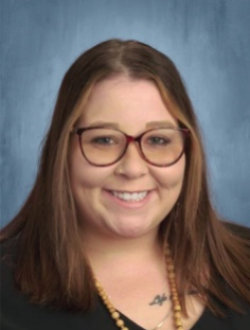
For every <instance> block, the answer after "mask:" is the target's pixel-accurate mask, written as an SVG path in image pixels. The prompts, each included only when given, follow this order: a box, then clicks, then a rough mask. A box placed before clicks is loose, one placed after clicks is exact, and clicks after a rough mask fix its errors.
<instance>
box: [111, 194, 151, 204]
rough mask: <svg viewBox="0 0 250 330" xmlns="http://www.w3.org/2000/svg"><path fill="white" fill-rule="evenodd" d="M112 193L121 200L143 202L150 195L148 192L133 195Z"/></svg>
mask: <svg viewBox="0 0 250 330" xmlns="http://www.w3.org/2000/svg"><path fill="white" fill-rule="evenodd" d="M111 193H112V194H113V195H114V196H116V197H118V198H119V199H122V200H124V201H135V202H138V201H141V200H143V198H145V197H146V195H147V194H148V191H141V192H133V193H128V192H117V191H111Z"/></svg>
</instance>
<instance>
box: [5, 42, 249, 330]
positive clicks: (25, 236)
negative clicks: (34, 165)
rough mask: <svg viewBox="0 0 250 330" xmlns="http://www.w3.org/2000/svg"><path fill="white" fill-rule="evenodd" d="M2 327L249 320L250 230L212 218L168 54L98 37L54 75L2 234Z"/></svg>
mask: <svg viewBox="0 0 250 330" xmlns="http://www.w3.org/2000/svg"><path fill="white" fill-rule="evenodd" d="M1 240H2V250H3V252H2V255H3V258H2V283H3V289H2V290H3V296H2V298H3V304H2V326H3V327H2V329H27V330H29V329H32V330H34V329H36V330H39V329H45V328H46V329H62V330H63V329H72V330H78V329H79V330H80V329H86V330H87V329H88V330H90V329H110V330H111V329H118V328H120V329H123V330H127V329H134V330H136V329H137V330H138V329H162V330H166V329H168V330H169V329H170V330H172V329H179V330H180V329H193V330H199V329H204V330H205V329H210V328H211V327H213V328H214V329H241V330H242V329H243V330H244V329H248V327H249V324H250V323H249V322H250V308H249V303H250V295H249V278H250V263H249V236H248V233H247V231H246V229H244V228H243V229H242V228H241V227H239V226H236V225H232V224H231V225H229V224H226V223H224V222H221V221H220V220H219V218H218V217H217V215H216V213H215V211H214V210H213V208H212V206H211V203H210V199H209V192H208V185H207V181H206V168H205V161H204V153H203V148H202V144H201V138H200V134H199V130H198V127H197V123H196V119H195V115H194V113H193V109H192V106H191V102H190V100H189V98H188V96H187V93H186V91H185V88H184V86H183V83H182V81H181V78H180V75H179V73H178V71H177V69H176V68H175V66H174V64H173V63H172V61H171V60H170V59H169V58H167V57H166V56H165V55H163V54H162V53H160V52H158V51H157V50H155V49H153V48H151V47H150V46H148V45H145V44H143V43H140V42H136V41H121V40H109V41H106V42H103V43H101V44H99V45H97V46H95V47H93V48H92V49H90V50H88V51H87V52H85V53H84V54H83V55H81V56H80V57H79V58H78V59H77V60H76V61H75V63H74V64H73V65H72V66H71V68H70V69H69V71H68V72H67V73H66V75H65V78H64V80H63V82H62V86H61V88H60V91H59V95H58V100H57V103H56V106H55V112H54V116H53V119H52V123H51V127H50V129H49V132H48V135H47V138H46V141H45V145H44V148H43V153H42V158H41V163H40V168H39V171H38V175H37V179H36V182H35V185H34V187H33V190H32V191H31V193H30V195H29V197H28V199H27V201H26V203H25V204H24V206H23V207H22V209H21V210H20V212H19V214H18V215H17V216H16V217H15V218H14V219H13V220H12V222H10V224H8V225H7V226H6V227H5V228H4V229H3V230H2V233H1Z"/></svg>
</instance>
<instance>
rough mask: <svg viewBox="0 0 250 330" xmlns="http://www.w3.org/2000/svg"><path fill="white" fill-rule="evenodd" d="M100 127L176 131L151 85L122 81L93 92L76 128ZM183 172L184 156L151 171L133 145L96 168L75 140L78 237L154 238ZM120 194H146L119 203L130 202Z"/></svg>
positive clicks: (137, 131) (104, 83) (131, 131)
mask: <svg viewBox="0 0 250 330" xmlns="http://www.w3.org/2000/svg"><path fill="white" fill-rule="evenodd" d="M103 124H105V126H106V125H110V126H111V127H113V126H116V127H117V128H118V129H120V130H121V131H123V132H124V133H126V134H128V135H132V136H137V135H139V134H140V133H142V132H144V131H146V130H147V129H148V128H151V127H152V128H157V127H159V126H161V127H162V126H164V125H166V126H169V125H172V126H175V127H177V123H176V121H175V119H174V118H173V117H172V116H171V115H170V113H169V111H168V109H167V108H166V106H165V104H164V103H163V100H162V98H161V96H160V93H159V91H158V89H157V87H156V86H155V84H154V83H153V82H150V81H148V80H143V79H141V80H132V79H130V78H128V77H126V76H118V77H112V78H109V79H106V80H104V81H101V82H99V83H98V84H97V85H96V86H95V87H94V89H93V91H92V93H91V96H90V98H89V100H88V103H87V105H86V106H85V107H84V109H83V114H82V117H81V118H80V121H79V124H78V127H88V126H102V125H103ZM184 170H185V155H183V156H182V157H181V158H180V159H179V161H178V162H177V163H175V164H174V165H171V166H169V167H156V166H153V165H150V164H148V163H147V162H146V161H145V160H143V159H142V158H141V155H140V153H139V152H138V145H137V144H136V143H130V144H129V147H128V149H127V151H126V154H125V155H124V156H123V158H122V159H120V160H119V161H118V162H117V163H115V164H113V165H109V166H106V167H96V166H94V165H91V164H89V163H88V162H87V160H86V159H85V158H84V157H83V155H82V153H81V150H80V147H79V143H78V136H77V135H75V136H74V137H73V139H72V144H71V151H70V176H71V185H72V191H73V195H74V198H75V201H76V206H77V209H78V212H79V214H80V216H81V217H82V224H83V228H84V232H85V233H92V234H98V235H100V234H101V235H109V236H113V237H124V238H125V237H126V238H129V237H130V238H132V237H139V236H142V235H146V234H150V233H152V234H153V233H154V234H155V233H156V231H157V230H158V227H159V224H160V223H161V221H162V220H163V219H164V218H165V216H166V215H167V214H168V213H169V212H170V210H171V209H172V208H173V206H174V204H175V203H176V201H177V199H178V196H179V194H180V191H181V187H182V182H183V177H184ZM125 192H126V193H128V194H132V193H135V192H147V193H146V195H145V197H144V198H143V199H142V200H140V201H135V200H127V198H126V199H124V198H125V197H128V196H131V195H128V194H126V196H125V194H123V193H125ZM114 194H115V195H114ZM133 196H135V195H133ZM133 196H131V197H133Z"/></svg>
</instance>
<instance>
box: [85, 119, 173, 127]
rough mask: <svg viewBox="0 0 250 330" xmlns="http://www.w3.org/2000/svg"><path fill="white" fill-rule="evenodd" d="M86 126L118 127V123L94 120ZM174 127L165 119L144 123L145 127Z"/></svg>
mask: <svg viewBox="0 0 250 330" xmlns="http://www.w3.org/2000/svg"><path fill="white" fill-rule="evenodd" d="M88 127H107V128H116V129H119V128H120V125H119V124H117V123H112V122H105V121H96V122H93V123H91V124H89V125H88ZM159 127H161V128H176V127H177V125H175V124H174V123H173V122H171V121H167V120H160V121H151V122H149V123H147V124H146V128H159Z"/></svg>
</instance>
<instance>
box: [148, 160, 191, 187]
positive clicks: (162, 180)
mask: <svg viewBox="0 0 250 330" xmlns="http://www.w3.org/2000/svg"><path fill="white" fill-rule="evenodd" d="M185 163H186V160H185V157H182V158H181V159H180V160H179V161H178V162H177V163H176V164H174V165H172V166H170V167H166V168H159V169H158V170H157V171H155V173H154V177H155V179H156V180H157V182H158V183H159V186H161V187H162V188H166V189H174V188H176V189H181V187H182V182H183V179H184V173H185Z"/></svg>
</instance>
